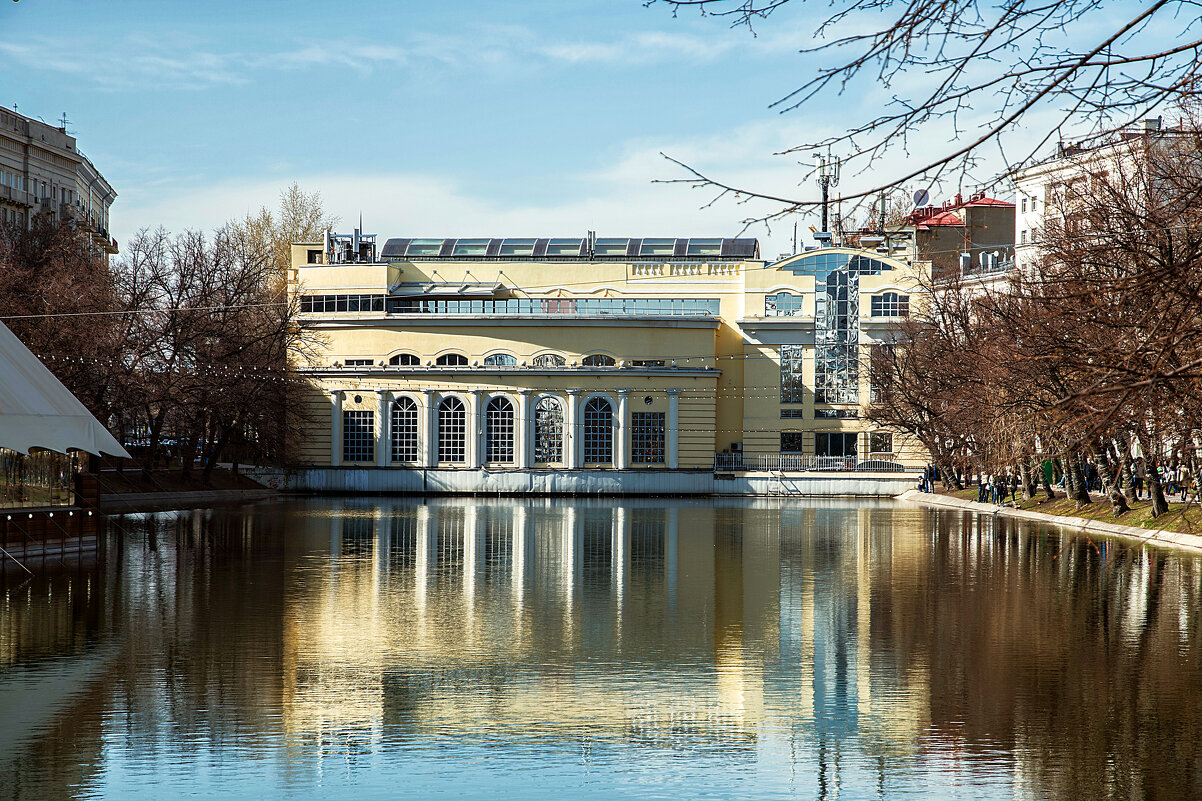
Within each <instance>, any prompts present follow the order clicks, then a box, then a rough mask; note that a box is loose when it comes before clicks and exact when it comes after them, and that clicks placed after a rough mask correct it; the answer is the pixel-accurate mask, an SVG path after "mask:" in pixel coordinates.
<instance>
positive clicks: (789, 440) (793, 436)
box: [780, 431, 805, 453]
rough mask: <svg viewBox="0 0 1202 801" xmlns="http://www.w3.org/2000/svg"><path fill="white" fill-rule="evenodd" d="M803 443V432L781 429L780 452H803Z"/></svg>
mask: <svg viewBox="0 0 1202 801" xmlns="http://www.w3.org/2000/svg"><path fill="white" fill-rule="evenodd" d="M804 443H805V434H803V433H802V432H800V431H782V432H781V434H780V452H781V453H803V452H804V451H805V447H804Z"/></svg>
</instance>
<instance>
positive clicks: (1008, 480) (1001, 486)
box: [977, 473, 1018, 505]
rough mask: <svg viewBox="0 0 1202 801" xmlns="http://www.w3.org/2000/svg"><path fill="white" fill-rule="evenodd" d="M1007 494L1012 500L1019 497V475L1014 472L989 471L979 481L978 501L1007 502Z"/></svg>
mask: <svg viewBox="0 0 1202 801" xmlns="http://www.w3.org/2000/svg"><path fill="white" fill-rule="evenodd" d="M1007 495H1009V496H1010V501H1011V502H1014V501H1016V500H1017V498H1018V476H1017V475H1015V474H1014V473H1009V474H1004V475H1003V474H999V475H994V474H993V473H987V474H985V475H983V476H981V477H980V480H979V481H978V482H977V503H992V504H994V505H997V504H999V503H1005V502H1006V496H1007Z"/></svg>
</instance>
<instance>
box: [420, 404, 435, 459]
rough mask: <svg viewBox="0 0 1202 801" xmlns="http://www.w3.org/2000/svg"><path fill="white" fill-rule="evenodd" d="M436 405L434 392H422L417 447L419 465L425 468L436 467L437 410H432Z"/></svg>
mask: <svg viewBox="0 0 1202 801" xmlns="http://www.w3.org/2000/svg"><path fill="white" fill-rule="evenodd" d="M437 403H438V397H437V396H436V395H435V394H434V390H432V389H423V390H422V408H421V415H422V419H421V441H420V442H419V443H418V445H419V447H420V448H421V453H420V454H419V456H420V457H421V463H422V464H423V465H425V466H426V467H436V466H437V465H438V410H437V409H435V408H434V407H435V404H437Z"/></svg>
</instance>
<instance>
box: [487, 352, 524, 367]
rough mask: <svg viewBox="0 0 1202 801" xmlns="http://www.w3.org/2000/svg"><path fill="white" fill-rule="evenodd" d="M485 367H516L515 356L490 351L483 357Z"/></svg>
mask: <svg viewBox="0 0 1202 801" xmlns="http://www.w3.org/2000/svg"><path fill="white" fill-rule="evenodd" d="M484 366H485V367H517V366H518V360H517V357H515V356H513V355H512V354H509V353H492V354H489V355H488V356H485V357H484Z"/></svg>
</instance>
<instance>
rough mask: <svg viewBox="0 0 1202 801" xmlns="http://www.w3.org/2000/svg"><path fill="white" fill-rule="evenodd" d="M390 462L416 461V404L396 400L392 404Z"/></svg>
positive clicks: (399, 399) (405, 399) (408, 400)
mask: <svg viewBox="0 0 1202 801" xmlns="http://www.w3.org/2000/svg"><path fill="white" fill-rule="evenodd" d="M392 461H394V462H416V461H417V402H416V401H414V400H413V398H397V399H396V400H395V401H394V402H393V404H392Z"/></svg>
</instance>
